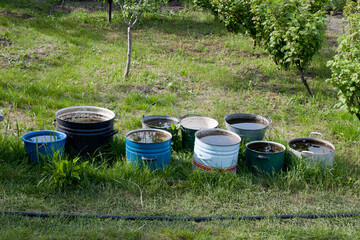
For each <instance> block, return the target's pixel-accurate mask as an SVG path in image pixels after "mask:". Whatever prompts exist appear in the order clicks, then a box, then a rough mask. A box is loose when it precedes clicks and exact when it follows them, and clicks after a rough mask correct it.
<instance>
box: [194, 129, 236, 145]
mask: <svg viewBox="0 0 360 240" xmlns="http://www.w3.org/2000/svg"><path fill="white" fill-rule="evenodd" d="M210 131H212V132H222V133H226V134H228V135H231V136H232V137H234V138H236V139H237V140H238V141H237V142H236V143H234V144H228V145H220V144H208V143H206V144H208V145H212V146H235V145H238V144H240V143H241V137H240V136H239V135H237V134H236V133H233V132H231V131H228V130H225V129H220V128H211V129H201V130H198V131H196V132H195V140H196V139H198V140H199V141H201V138H199V136H198V135H199V134H202V133H204V132H210ZM201 142H202V143H203V141H201Z"/></svg>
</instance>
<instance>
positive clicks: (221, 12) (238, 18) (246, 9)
mask: <svg viewBox="0 0 360 240" xmlns="http://www.w3.org/2000/svg"><path fill="white" fill-rule="evenodd" d="M212 4H213V7H214V8H215V10H216V12H217V14H218V16H219V17H220V18H221V20H222V21H223V22H224V23H225V26H226V27H227V29H228V30H229V31H232V32H244V33H247V34H249V35H250V36H251V37H252V38H253V39H254V40H255V39H256V38H255V36H256V31H255V25H254V22H253V17H254V14H253V13H252V12H251V5H252V0H213V1H212Z"/></svg>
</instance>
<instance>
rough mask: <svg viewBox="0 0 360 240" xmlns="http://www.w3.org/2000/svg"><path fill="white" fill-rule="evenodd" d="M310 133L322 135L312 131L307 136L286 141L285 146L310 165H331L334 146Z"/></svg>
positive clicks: (326, 166)
mask: <svg viewBox="0 0 360 240" xmlns="http://www.w3.org/2000/svg"><path fill="white" fill-rule="evenodd" d="M312 135H318V136H320V137H322V134H321V133H317V132H312V133H310V135H309V137H307V138H306V137H305V138H295V139H292V140H290V141H288V144H287V147H288V149H289V152H290V154H292V156H294V157H296V158H298V159H300V160H301V161H302V162H303V163H304V164H305V165H308V166H310V167H317V166H319V167H322V168H328V167H332V166H333V163H334V156H335V146H334V145H333V144H331V143H330V142H328V141H325V140H322V139H319V138H313V137H311V136H312Z"/></svg>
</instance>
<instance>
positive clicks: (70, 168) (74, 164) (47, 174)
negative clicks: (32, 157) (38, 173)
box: [41, 157, 94, 189]
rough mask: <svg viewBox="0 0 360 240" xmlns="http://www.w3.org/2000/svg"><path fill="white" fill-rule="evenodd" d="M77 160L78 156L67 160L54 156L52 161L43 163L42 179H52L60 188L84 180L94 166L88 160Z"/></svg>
mask: <svg viewBox="0 0 360 240" xmlns="http://www.w3.org/2000/svg"><path fill="white" fill-rule="evenodd" d="M79 160H80V159H79V158H74V159H70V160H68V159H60V158H56V157H55V158H54V159H53V160H52V161H50V162H48V163H45V165H44V169H43V176H44V178H43V180H42V181H44V180H47V181H50V182H52V181H53V182H54V183H55V185H56V186H57V187H58V188H60V189H63V188H64V187H67V186H72V185H75V184H77V183H80V182H81V181H84V180H85V179H87V177H88V175H90V174H92V173H93V171H94V167H93V166H91V165H90V164H89V162H88V161H84V162H81V161H79ZM42 181H41V182H42Z"/></svg>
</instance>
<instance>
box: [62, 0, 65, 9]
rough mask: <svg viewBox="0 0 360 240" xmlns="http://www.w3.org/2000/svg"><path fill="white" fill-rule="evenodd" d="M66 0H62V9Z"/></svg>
mask: <svg viewBox="0 0 360 240" xmlns="http://www.w3.org/2000/svg"><path fill="white" fill-rule="evenodd" d="M64 5H65V0H62V2H61V10H64Z"/></svg>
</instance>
